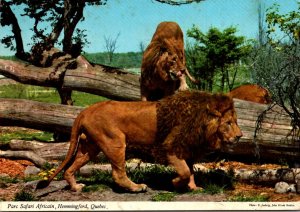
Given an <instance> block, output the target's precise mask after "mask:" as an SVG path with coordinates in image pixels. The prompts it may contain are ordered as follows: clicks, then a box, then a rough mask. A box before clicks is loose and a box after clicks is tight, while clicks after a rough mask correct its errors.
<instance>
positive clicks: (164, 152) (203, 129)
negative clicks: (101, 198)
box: [38, 91, 242, 192]
mask: <svg viewBox="0 0 300 212" xmlns="http://www.w3.org/2000/svg"><path fill="white" fill-rule="evenodd" d="M241 136H242V132H241V130H240V128H239V126H238V125H237V116H236V112H235V109H234V105H233V100H232V98H231V97H229V96H228V95H225V94H209V93H205V92H200V91H182V92H178V93H177V94H174V95H172V96H169V97H166V98H164V99H162V100H160V101H144V102H143V101H136V102H118V101H105V102H100V103H96V104H94V105H92V106H90V107H88V108H86V109H84V110H83V111H82V112H81V113H80V114H79V115H78V117H77V118H76V119H75V121H74V125H73V127H72V132H71V139H70V147H69V150H68V152H67V155H66V158H65V159H64V161H63V162H62V163H61V165H60V166H59V167H58V168H57V169H56V171H55V172H54V174H53V175H52V176H51V177H50V178H49V179H48V180H47V181H41V182H40V183H39V185H38V188H42V187H45V186H47V185H49V183H50V182H51V181H52V180H53V179H54V177H55V176H56V175H57V174H58V173H59V172H61V171H62V170H63V169H65V172H64V178H65V180H66V181H67V182H68V183H69V185H70V187H71V190H73V191H81V189H82V187H83V186H84V185H83V184H77V183H76V179H75V177H74V174H75V172H76V171H77V170H79V169H80V168H81V167H82V166H83V165H85V164H86V163H88V162H89V161H90V160H92V159H93V158H95V157H96V156H97V154H98V153H99V151H100V150H102V152H103V153H104V154H105V156H106V157H107V158H108V159H109V160H110V163H111V166H112V178H113V180H114V182H115V183H116V184H117V185H118V186H120V187H121V188H123V189H125V191H129V192H145V191H146V190H147V185H145V184H136V183H134V182H132V181H131V180H130V179H129V178H128V177H127V175H126V170H125V160H126V157H125V154H126V152H127V150H130V149H134V148H137V149H138V150H139V151H140V153H141V155H146V154H148V155H149V158H155V162H157V163H161V164H165V165H167V164H168V165H170V166H172V167H174V169H175V171H176V172H177V174H178V176H177V177H176V178H175V179H173V181H172V183H173V185H174V187H175V189H190V190H196V189H198V188H199V187H197V186H196V184H195V181H194V172H193V163H194V160H196V159H197V158H201V157H202V156H203V155H204V154H205V153H207V152H209V151H216V150H220V149H221V148H222V147H224V146H225V145H231V144H234V143H235V142H236V141H238V139H239V138H240V137H241Z"/></svg>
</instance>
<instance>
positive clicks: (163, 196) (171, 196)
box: [151, 192, 176, 202]
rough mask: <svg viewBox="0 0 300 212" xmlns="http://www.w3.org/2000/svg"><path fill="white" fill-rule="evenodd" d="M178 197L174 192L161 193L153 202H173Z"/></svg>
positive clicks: (153, 198)
mask: <svg viewBox="0 0 300 212" xmlns="http://www.w3.org/2000/svg"><path fill="white" fill-rule="evenodd" d="M175 196H176V193H173V192H160V193H158V194H156V195H154V196H153V197H152V198H151V200H152V201H156V202H163V201H172V200H173V199H174V198H175Z"/></svg>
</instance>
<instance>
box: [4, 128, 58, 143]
mask: <svg viewBox="0 0 300 212" xmlns="http://www.w3.org/2000/svg"><path fill="white" fill-rule="evenodd" d="M52 138H53V133H49V132H27V131H24V130H17V131H14V132H3V133H1V134H0V142H2V143H3V142H4V143H6V142H9V141H10V140H12V139H20V140H25V141H32V140H36V141H51V140H52Z"/></svg>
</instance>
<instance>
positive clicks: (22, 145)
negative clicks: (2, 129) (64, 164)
mask: <svg viewBox="0 0 300 212" xmlns="http://www.w3.org/2000/svg"><path fill="white" fill-rule="evenodd" d="M69 145H70V144H69V142H57V143H53V142H52V143H45V142H39V141H23V140H11V141H10V142H9V149H10V150H12V151H31V152H33V153H35V154H36V155H38V156H39V157H42V158H44V159H45V160H47V161H52V160H63V159H64V158H65V156H66V154H67V151H68V149H69Z"/></svg>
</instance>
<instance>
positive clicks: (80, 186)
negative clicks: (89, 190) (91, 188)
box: [71, 183, 85, 192]
mask: <svg viewBox="0 0 300 212" xmlns="http://www.w3.org/2000/svg"><path fill="white" fill-rule="evenodd" d="M83 187H85V184H83V183H79V184H76V185H74V186H72V188H71V190H72V191H75V192H81V191H82V189H83Z"/></svg>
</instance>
